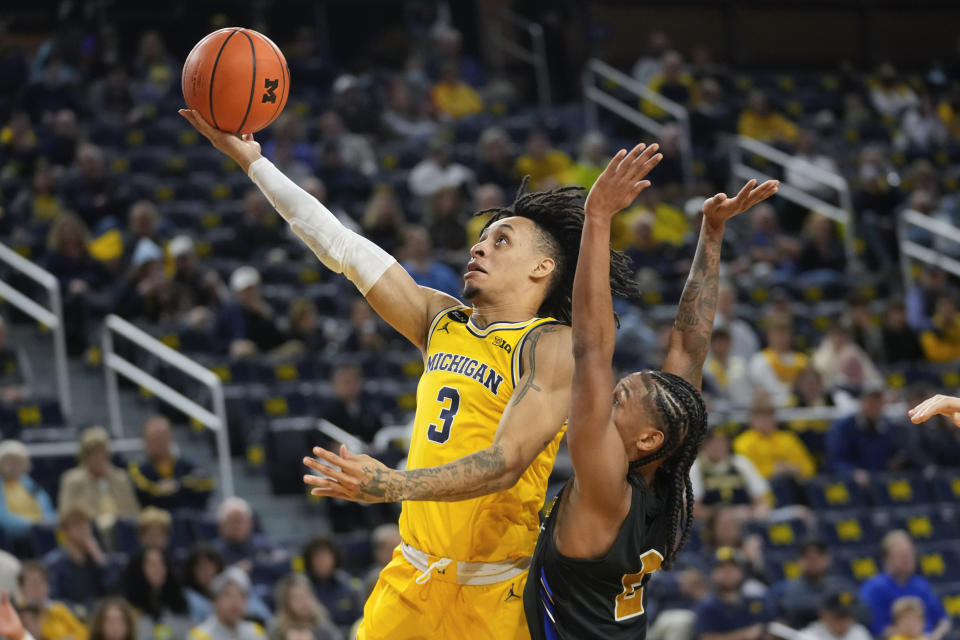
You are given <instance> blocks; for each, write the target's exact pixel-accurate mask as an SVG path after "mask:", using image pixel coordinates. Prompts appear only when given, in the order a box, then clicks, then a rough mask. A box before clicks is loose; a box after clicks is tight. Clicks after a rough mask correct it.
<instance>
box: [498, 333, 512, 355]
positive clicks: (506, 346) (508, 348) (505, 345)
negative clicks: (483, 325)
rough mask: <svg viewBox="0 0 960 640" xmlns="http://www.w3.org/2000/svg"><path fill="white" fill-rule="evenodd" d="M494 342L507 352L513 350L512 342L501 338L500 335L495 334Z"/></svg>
mask: <svg viewBox="0 0 960 640" xmlns="http://www.w3.org/2000/svg"><path fill="white" fill-rule="evenodd" d="M493 344H494V346H496V347H500V348H501V349H503V350H504V351H506V352H507V353H510V352H511V351H513V347H512V346H510V343H509V342H507V341H506V340H504V339H503V338H501V337H500V336H493Z"/></svg>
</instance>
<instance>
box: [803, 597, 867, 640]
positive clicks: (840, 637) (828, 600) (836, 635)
mask: <svg viewBox="0 0 960 640" xmlns="http://www.w3.org/2000/svg"><path fill="white" fill-rule="evenodd" d="M856 602H857V601H856V599H855V598H853V597H852V596H851V595H850V593H848V592H846V591H838V592H828V593H826V594H824V596H823V598H821V603H820V607H819V610H818V619H817V621H816V622H813V623H811V624H810V625H808V626H807V627H805V628H804V629H803V635H804V637H809V638H810V640H872V638H873V636H871V635H870V632H869V631H867V628H866V627H865V626H863V625H862V624H860V623H859V622H857V621H856V619H855V618H854V616H853V612H854V604H855V603H856Z"/></svg>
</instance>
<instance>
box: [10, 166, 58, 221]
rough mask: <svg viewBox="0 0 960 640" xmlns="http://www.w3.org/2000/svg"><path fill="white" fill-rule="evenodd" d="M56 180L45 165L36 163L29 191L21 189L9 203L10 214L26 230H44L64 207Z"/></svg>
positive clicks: (51, 171)
mask: <svg viewBox="0 0 960 640" xmlns="http://www.w3.org/2000/svg"><path fill="white" fill-rule="evenodd" d="M57 182H58V180H57V178H56V177H55V175H54V171H53V169H52V168H51V167H50V165H49V164H47V163H38V164H37V168H36V170H35V171H34V173H33V178H32V180H31V182H30V189H29V190H27V189H21V190H20V192H19V193H18V194H17V196H16V197H15V198H14V199H13V201H12V202H11V203H10V213H11V214H12V216H13V218H14V219H15V220H16V221H17V223H18V224H19V225H23V226H24V227H26V228H28V229H29V228H39V229H43V228H46V227H47V226H48V225H49V224H50V223H51V222H52V221H53V220H54V219H55V218H56V217H57V216H59V215H60V214H62V213H65V212H66V206H65V205H64V202H63V199H62V198H61V197H60V194H59V191H58V189H57Z"/></svg>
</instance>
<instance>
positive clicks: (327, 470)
mask: <svg viewBox="0 0 960 640" xmlns="http://www.w3.org/2000/svg"><path fill="white" fill-rule="evenodd" d="M313 455H315V456H316V457H317V458H319V460H317V459H316V458H310V457H307V458H304V459H303V464H305V465H306V466H308V467H310V468H311V469H313V470H314V471H316V472H317V473H319V474H321V475H319V476H315V475H312V474H307V475H305V476H303V482H304V484H308V485H310V486H311V487H313V489H311V490H310V493H311V495H315V496H329V497H332V498H343V499H344V500H350V501H352V502H395V501H397V500H400V499H401V497H400V496H399V495H397V493H396V490H397V488H398V487H399V485H400V479H401V478H400V475H401V474H400V472H399V471H396V470H395V469H391V468H390V467H388V466H387V465H385V464H383V463H382V462H380V461H379V460H376V459H374V458H371V457H370V456H368V455H353V454H351V453H350V452H349V451H347V445H340V455H337V454H335V453H333V452H332V451H327V450H326V449H324V448H323V447H314V448H313ZM321 460H322V461H323V462H321ZM324 462H326V463H329V464H324ZM330 465H334V466H332V467H331V466H330Z"/></svg>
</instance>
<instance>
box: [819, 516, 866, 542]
mask: <svg viewBox="0 0 960 640" xmlns="http://www.w3.org/2000/svg"><path fill="white" fill-rule="evenodd" d="M820 533H821V535H822V536H823V538H824V539H825V540H826V541H827V543H828V544H830V545H863V544H874V543H876V542H877V541H878V539H879V534H878V531H877V528H876V527H875V526H874V523H873V520H872V518H871V515H870V512H869V511H863V510H855V511H837V512H829V513H825V514H823V515H822V516H821V518H820Z"/></svg>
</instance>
